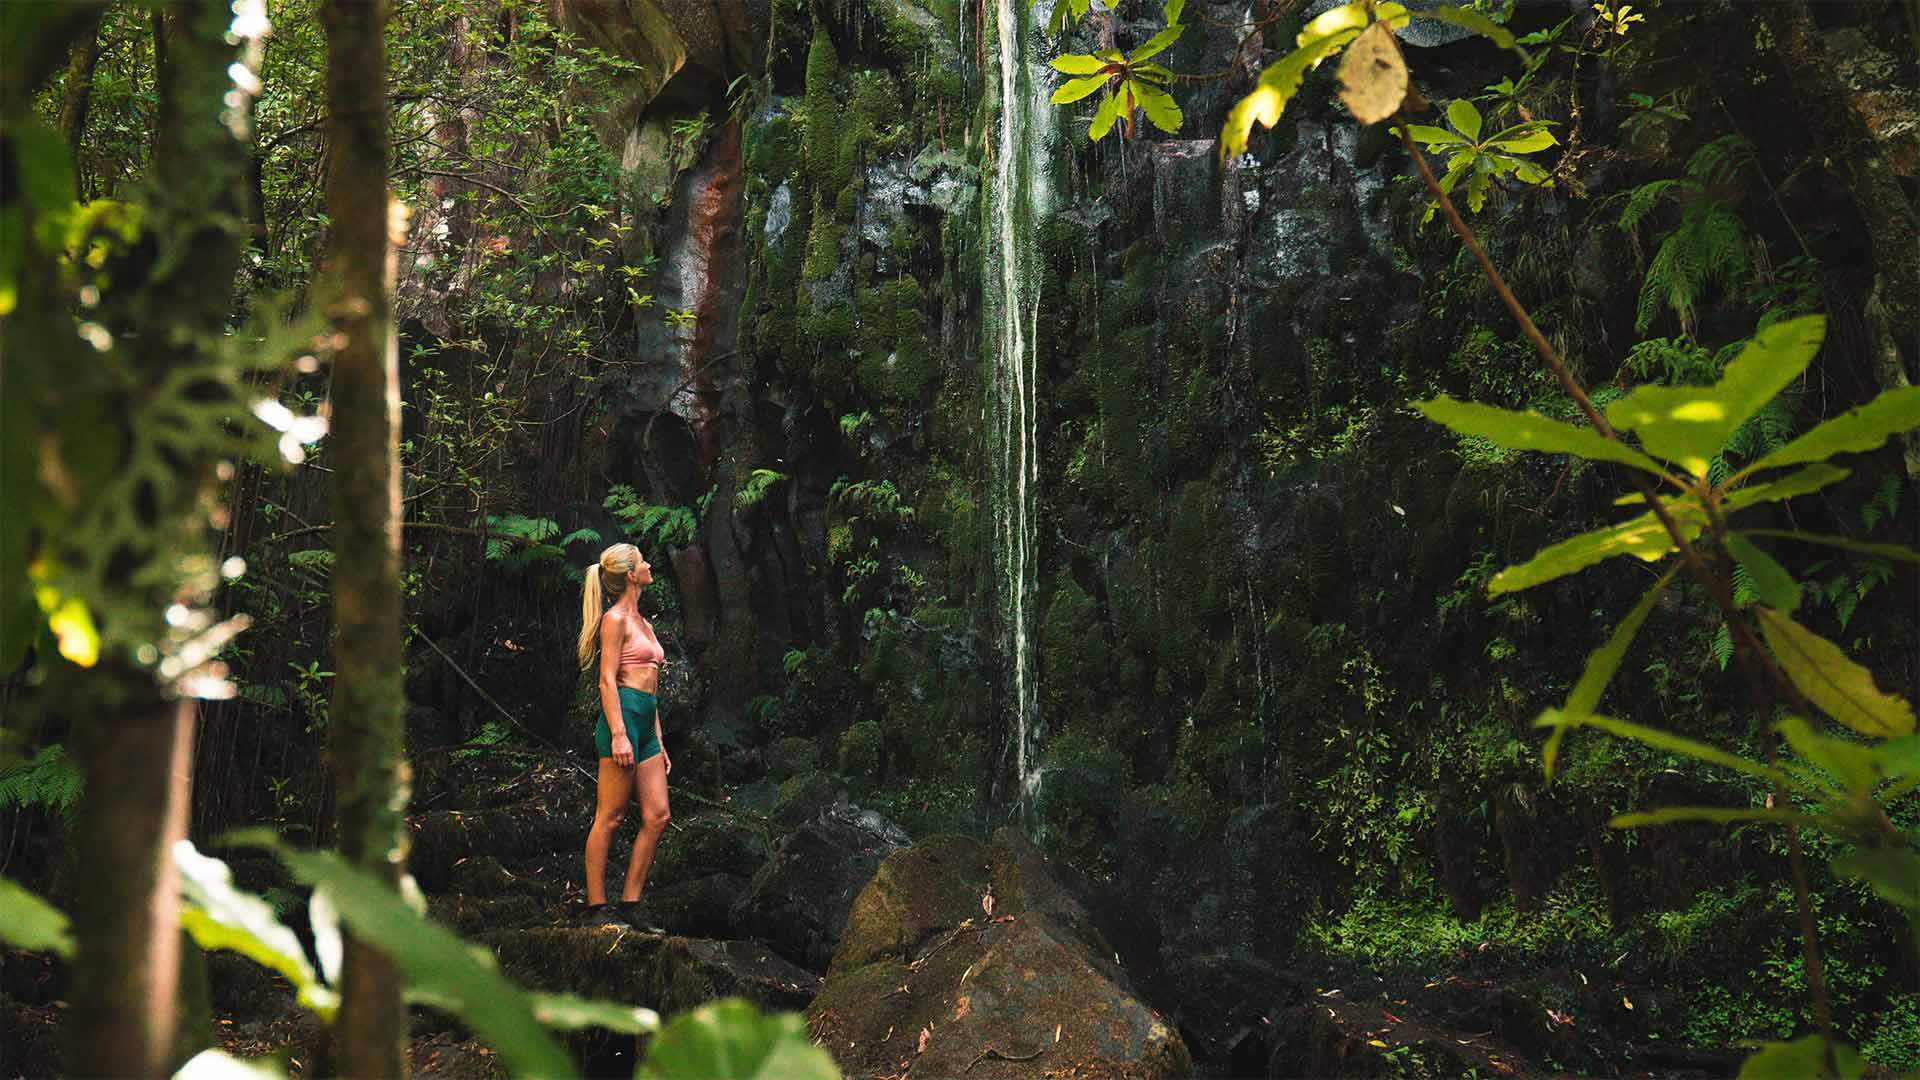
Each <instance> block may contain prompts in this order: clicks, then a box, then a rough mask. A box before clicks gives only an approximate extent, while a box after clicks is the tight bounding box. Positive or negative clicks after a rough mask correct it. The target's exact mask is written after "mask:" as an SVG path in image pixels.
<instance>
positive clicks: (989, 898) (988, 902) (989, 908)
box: [980, 889, 993, 915]
mask: <svg viewBox="0 0 1920 1080" xmlns="http://www.w3.org/2000/svg"><path fill="white" fill-rule="evenodd" d="M980 910H981V911H984V912H986V913H987V914H988V915H992V914H993V890H992V889H988V890H987V891H986V895H984V896H982V897H980Z"/></svg>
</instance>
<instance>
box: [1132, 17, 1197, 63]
mask: <svg viewBox="0 0 1920 1080" xmlns="http://www.w3.org/2000/svg"><path fill="white" fill-rule="evenodd" d="M1186 30H1187V28H1186V27H1184V26H1179V25H1174V26H1169V27H1167V28H1166V29H1164V30H1162V31H1160V32H1159V33H1157V34H1155V35H1153V36H1152V37H1150V38H1148V39H1147V40H1146V43H1145V44H1143V45H1141V46H1140V47H1139V48H1137V49H1135V50H1133V52H1131V53H1129V54H1128V55H1127V63H1129V64H1137V63H1139V62H1140V61H1142V60H1147V59H1150V58H1152V57H1155V56H1158V55H1160V54H1161V53H1162V52H1164V51H1166V49H1167V47H1168V46H1170V45H1172V44H1173V43H1174V42H1176V41H1178V40H1180V35H1181V34H1183V33H1185V32H1186Z"/></svg>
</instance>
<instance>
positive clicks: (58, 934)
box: [0, 875, 73, 957]
mask: <svg viewBox="0 0 1920 1080" xmlns="http://www.w3.org/2000/svg"><path fill="white" fill-rule="evenodd" d="M0 941H4V942H6V943H7V944H9V945H11V946H13V947H14V948H16V949H33V950H36V951H37V950H45V951H47V952H50V953H53V954H54V955H55V956H65V957H70V956H72V955H73V934H72V932H71V931H70V930H69V929H68V927H67V917H66V915H65V914H64V913H62V912H61V910H60V909H59V908H57V907H54V906H53V905H52V904H49V903H47V902H46V901H45V900H42V899H40V898H39V897H38V896H35V895H34V894H33V893H31V892H29V891H28V890H27V889H26V888H25V887H24V886H22V885H20V884H19V883H18V882H16V881H14V880H13V879H12V878H10V877H7V876H5V875H0Z"/></svg>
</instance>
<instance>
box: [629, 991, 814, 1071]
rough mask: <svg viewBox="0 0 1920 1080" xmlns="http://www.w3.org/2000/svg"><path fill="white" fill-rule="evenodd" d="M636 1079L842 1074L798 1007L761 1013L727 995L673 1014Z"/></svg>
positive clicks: (655, 1040)
mask: <svg viewBox="0 0 1920 1080" xmlns="http://www.w3.org/2000/svg"><path fill="white" fill-rule="evenodd" d="M635 1075H636V1077H637V1080H708V1078H711V1077H721V1076H724V1077H728V1078H730V1080H840V1068H839V1066H837V1065H835V1064H834V1063H833V1059H832V1058H831V1057H828V1056H827V1052H826V1051H825V1050H822V1049H820V1048H819V1047H817V1046H815V1045H813V1044H812V1043H811V1042H809V1041H808V1040H807V1029H806V1025H805V1023H804V1022H803V1021H802V1020H801V1019H800V1017H799V1016H798V1015H796V1014H794V1013H780V1014H775V1015H771V1016H768V1015H762V1014H761V1012H760V1010H759V1009H757V1008H755V1007H754V1006H753V1004H752V1003H751V1002H747V1001H743V1000H741V999H739V998H727V999H725V1000H722V1001H716V1002H713V1003H711V1004H708V1005H703V1006H701V1007H700V1008H698V1009H695V1010H693V1011H692V1012H689V1013H682V1014H681V1015H679V1016H676V1017H674V1018H673V1019H672V1020H671V1021H669V1022H668V1023H667V1026H666V1027H665V1028H663V1029H661V1031H660V1034H659V1035H658V1036H656V1037H655V1038H654V1042H653V1046H652V1049H650V1050H649V1051H648V1053H647V1060H646V1061H645V1062H644V1063H643V1064H642V1065H641V1066H640V1071H639V1072H638V1073H637V1074H635Z"/></svg>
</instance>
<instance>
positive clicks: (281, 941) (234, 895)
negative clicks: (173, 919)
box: [173, 840, 339, 1020]
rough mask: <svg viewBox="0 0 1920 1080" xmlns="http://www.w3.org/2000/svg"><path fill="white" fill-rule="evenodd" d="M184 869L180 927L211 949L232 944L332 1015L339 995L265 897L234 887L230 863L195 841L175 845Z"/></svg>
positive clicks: (326, 1015)
mask: <svg viewBox="0 0 1920 1080" xmlns="http://www.w3.org/2000/svg"><path fill="white" fill-rule="evenodd" d="M173 865H174V866H175V868H177V869H178V870H179V871H180V898H181V900H182V901H184V903H183V904H182V906H181V908H180V927H181V929H183V930H185V931H186V932H187V933H188V934H189V935H191V936H192V937H193V940H194V943H195V944H197V945H199V946H200V947H201V948H202V949H206V950H207V951H209V952H211V951H213V950H215V949H230V950H232V951H233V952H237V953H239V954H240V955H242V956H244V957H246V958H247V959H249V960H252V961H253V962H254V963H256V964H259V965H260V966H261V967H264V968H266V969H268V970H270V971H274V972H277V973H279V974H280V975H282V976H284V977H285V978H286V980H287V981H288V982H290V983H292V984H293V988H294V990H295V991H296V992H297V993H298V994H299V996H300V1003H301V1004H303V1005H305V1006H307V1007H308V1008H310V1009H312V1010H313V1011H315V1012H317V1013H319V1014H320V1017H321V1019H323V1020H325V1019H330V1018H331V1017H332V1016H333V1011H334V1009H335V1008H336V1007H337V1006H338V1005H339V998H338V995H336V994H335V993H334V992H333V991H332V990H330V989H328V988H327V987H326V986H324V985H323V984H322V983H321V982H320V977H319V976H318V975H317V974H315V972H314V970H313V965H311V964H309V963H308V962H307V954H306V950H304V949H302V948H301V947H300V939H299V938H298V937H297V936H295V935H294V932H293V931H292V930H290V929H288V928H287V926H286V925H285V924H284V923H282V922H281V921H280V917H279V916H278V915H275V914H274V913H273V908H272V907H270V906H268V904H267V902H266V901H265V900H262V899H260V898H259V897H257V896H253V895H250V894H248V893H244V892H241V891H240V890H238V889H236V888H234V887H233V871H232V870H229V869H228V868H227V864H226V863H224V862H221V861H220V860H219V859H215V858H212V857H211V856H207V855H202V854H200V851H199V849H197V848H195V847H194V846H193V841H191V840H181V841H178V842H176V843H175V844H174V846H173Z"/></svg>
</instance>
